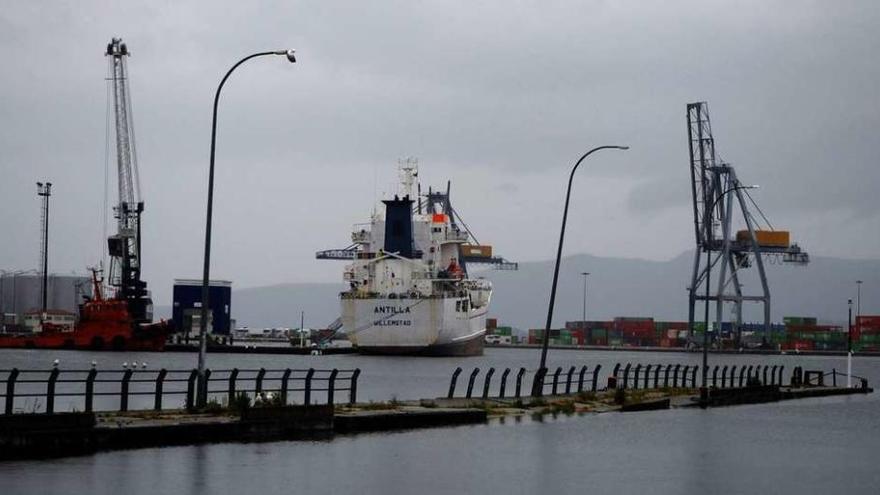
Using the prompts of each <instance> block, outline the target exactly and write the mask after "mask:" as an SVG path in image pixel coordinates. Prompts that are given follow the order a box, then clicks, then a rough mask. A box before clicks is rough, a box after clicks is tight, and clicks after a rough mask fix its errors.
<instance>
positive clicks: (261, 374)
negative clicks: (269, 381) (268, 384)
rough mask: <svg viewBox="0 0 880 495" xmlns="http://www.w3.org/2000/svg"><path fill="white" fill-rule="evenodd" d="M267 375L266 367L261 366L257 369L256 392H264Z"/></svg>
mask: <svg viewBox="0 0 880 495" xmlns="http://www.w3.org/2000/svg"><path fill="white" fill-rule="evenodd" d="M265 376H266V368H260V370H259V371H257V378H256V379H255V380H254V393H255V394H257V395H259V394H260V393H262V392H263V378H264V377H265Z"/></svg>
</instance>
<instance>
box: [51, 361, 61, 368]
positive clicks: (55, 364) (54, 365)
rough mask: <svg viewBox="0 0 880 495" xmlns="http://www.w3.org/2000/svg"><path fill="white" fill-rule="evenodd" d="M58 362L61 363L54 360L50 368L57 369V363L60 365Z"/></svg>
mask: <svg viewBox="0 0 880 495" xmlns="http://www.w3.org/2000/svg"><path fill="white" fill-rule="evenodd" d="M60 362H61V361H59V360H57V359H56V360H55V361H52V367H54V368H57V367H58V363H60Z"/></svg>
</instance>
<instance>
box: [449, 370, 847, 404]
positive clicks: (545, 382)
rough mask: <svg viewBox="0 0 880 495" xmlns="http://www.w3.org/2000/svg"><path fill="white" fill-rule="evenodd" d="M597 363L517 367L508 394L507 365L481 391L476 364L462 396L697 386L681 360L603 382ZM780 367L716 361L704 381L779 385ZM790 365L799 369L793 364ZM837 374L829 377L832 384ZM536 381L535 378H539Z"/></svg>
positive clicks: (618, 373)
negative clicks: (536, 387) (553, 367)
mask: <svg viewBox="0 0 880 495" xmlns="http://www.w3.org/2000/svg"><path fill="white" fill-rule="evenodd" d="M601 369H602V366H601V365H596V366H595V367H594V368H592V369H590V368H589V367H587V366H581V367H580V368H578V367H576V366H570V367H568V368H567V369H566V368H563V367H558V368H556V369H555V370H552V371H551V370H549V369H547V368H542V369H540V370H527V369H525V368H520V369H519V371H518V372H517V373H516V375H515V379H514V380H513V381H512V382H511V385H510V386H511V387H515V388H514V390H513V392H512V394H511V393H509V392H508V391H509V390H510V389H509V388H508V379H509V378H510V374H511V369H510V368H507V369H505V370H504V371H503V372H502V373H501V376H500V378H499V380H498V382H497V385H493V378H494V376H495V368H489V369H488V370H487V371H486V373H485V374H484V375H483V379H482V393H480V391H479V390H476V391H475V390H474V388H475V387H478V386H479V384H478V378H479V376H480V373H481V370H480V368H474V369H473V370H471V372H470V373H469V374H468V375H467V385H466V387H465V390H464V395H463V396H462V397H464V398H467V399H470V398H483V399H489V398H518V397H521V396H540V395H570V394H577V393H581V392H596V391H604V390H608V389H609V388H611V389H613V388H622V389H636V390H637V389H660V388H698V387H699V386H700V385H699V383H700V382H699V380H700V376H701V373H700V371H701V369H700V365H696V364H695V365H685V364H648V365H643V364H632V363H626V364H625V365H624V364H622V363H617V364H615V365H614V367H613V368H612V369H611V371H610V372H609V374H608V375H607V376H606V382H605V384H604V385H603V383H602V382H601V381H600V371H601ZM784 370H785V366H782V365H776V364H774V365H723V366H722V365H716V366H714V367H711V368H708V369H707V385H708V386H709V387H710V388H715V389H727V388H741V387H747V386H754V385H756V384H760V385H778V386H782V385H784V383H783V372H784ZM795 370H801V373H803V371H802V368H800V367H796V368H795ZM462 373H463V370H462V369H461V368H456V369H455V371H454V372H453V373H452V379H451V380H450V383H449V392H448V394H447V397H448V398H450V399H451V398H454V397H455V394H456V387H457V384H458V380H459V377H460V376H461V374H462ZM796 373H797V372H794V373H793V375H792V381H791V382H790V385H798V384H799V383H800V382H799V380H798V379H797V378H796V376H797V375H796ZM832 373H836V375H834V376H835V378H833V381H834V383H835V385H836V376H837V375H840V374H841V373H840V372H834V371H832ZM828 374H831V373H827V374H826V375H828ZM538 380H540V381H538ZM529 381H530V382H531V386H529V388H528V389H527V390H525V389H523V388H522V387H523V383H525V382H529ZM536 383H541V384H542V387H541V390H540V391H538V392H539V393H538V394H534V395H533V390H534V387H535V384H536Z"/></svg>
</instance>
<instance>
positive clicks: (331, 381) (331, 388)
mask: <svg viewBox="0 0 880 495" xmlns="http://www.w3.org/2000/svg"><path fill="white" fill-rule="evenodd" d="M338 374H339V370H338V369H336V368H333V370H332V371H330V378H328V379H327V404H328V405H331V406H332V405H333V398H334V397H333V396H334V395H336V375H338ZM285 404H286V403H285Z"/></svg>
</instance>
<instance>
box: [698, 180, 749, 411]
mask: <svg viewBox="0 0 880 495" xmlns="http://www.w3.org/2000/svg"><path fill="white" fill-rule="evenodd" d="M758 187H760V186H757V185H750V186H744V185H741V184H737V185H735V186H733V187H731V188H729V189H727V190H725V191H724V192H722V193H721V194H719V195H718V197H717V198H715V201H713V202H712V207H711V208H709V209H708V210H707V212H706V214H707V215H709V216H711V215H712V212H713V211H715V207H716V206H717V205H718V201H720V200H721V198H723V197H724V196H726V195H727V193H730V192H733V191H738V190H740V189H757V188H758ZM713 230H714V229H713ZM711 254H712V252H711V251H710V250H708V249H707V250H706V301H705V303H706V304H705V314H704V318H705V325H706V327H705V328H703V373H702V375H703V376H702V378H703V381H702V384H701V385H702V386H701V387H700V407H702V408H703V409H705V408H707V407H708V406H709V387H708V381H709V275H710V274H711V273H712V264H711V263H712V258H711Z"/></svg>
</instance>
